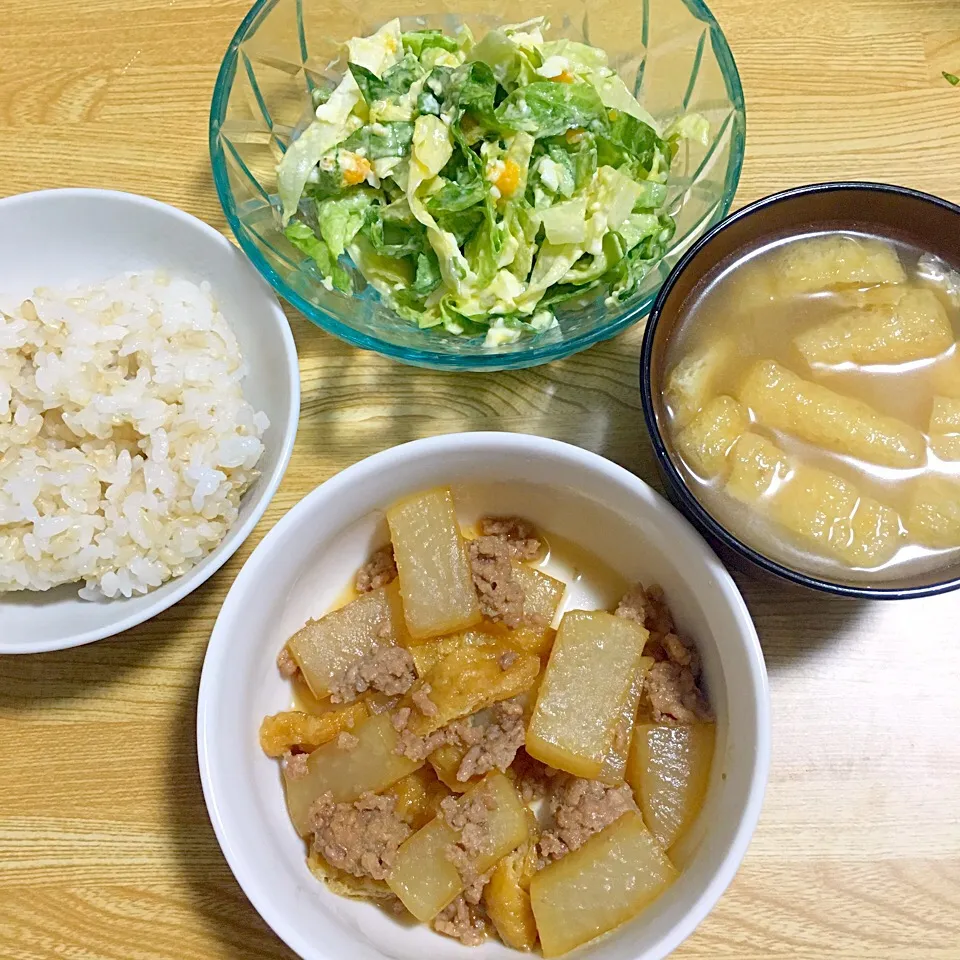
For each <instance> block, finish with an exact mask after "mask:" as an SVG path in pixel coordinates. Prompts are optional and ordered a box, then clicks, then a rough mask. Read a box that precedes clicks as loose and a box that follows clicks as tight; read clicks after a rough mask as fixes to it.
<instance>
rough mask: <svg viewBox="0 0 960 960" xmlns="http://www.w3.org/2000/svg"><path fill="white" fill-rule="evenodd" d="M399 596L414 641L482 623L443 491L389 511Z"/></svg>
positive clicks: (450, 505)
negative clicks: (400, 596) (401, 599)
mask: <svg viewBox="0 0 960 960" xmlns="http://www.w3.org/2000/svg"><path fill="white" fill-rule="evenodd" d="M387 522H388V523H389V525H390V538H391V540H392V541H393V553H394V557H395V559H396V562H397V570H398V571H399V580H400V593H401V595H402V596H403V610H404V614H405V616H406V620H407V627H408V629H409V631H410V636H411V637H413V638H414V640H424V639H426V638H428V637H438V636H440V635H441V634H444V633H452V632H453V631H454V630H465V629H466V628H467V627H472V626H473V625H474V624H476V623H479V622H480V606H479V604H478V602H477V593H476V590H475V589H474V586H473V578H472V576H471V573H470V564H469V562H468V560H467V552H466V549H465V548H464V544H463V537H462V535H461V533H460V527H459V525H458V524H457V516H456V514H455V513H454V509H453V495H452V494H451V493H450V491H449V490H448V489H446V488H439V489H436V490H429V491H427V492H426V493H418V494H415V495H414V496H412V497H408V498H407V499H406V500H402V501H401V502H400V503H397V504H395V505H394V506H392V507H391V508H390V509H389V510H388V511H387Z"/></svg>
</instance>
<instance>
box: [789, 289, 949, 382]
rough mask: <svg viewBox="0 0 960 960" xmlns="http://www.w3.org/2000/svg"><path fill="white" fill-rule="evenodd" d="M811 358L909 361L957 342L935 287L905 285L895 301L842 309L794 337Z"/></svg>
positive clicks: (815, 360)
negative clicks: (842, 311)
mask: <svg viewBox="0 0 960 960" xmlns="http://www.w3.org/2000/svg"><path fill="white" fill-rule="evenodd" d="M794 343H795V344H796V345H797V349H798V350H799V351H800V352H801V353H802V354H803V356H804V359H805V360H806V361H807V363H809V364H811V365H813V364H823V365H827V366H832V365H837V364H841V363H855V364H861V365H862V364H871V363H909V362H910V361H912V360H925V359H928V358H930V357H936V356H938V355H939V354H941V353H943V352H944V351H946V350H949V349H950V347H951V346H952V345H953V329H952V328H951V326H950V320H949V318H948V317H947V311H946V310H944V308H943V304H942V303H941V302H940V300H939V298H938V297H937V295H936V294H935V293H933V291H931V290H906V291H904V294H903V296H902V298H901V299H900V300H899V301H898V302H897V303H894V304H886V305H881V306H875V307H869V308H867V309H865V310H852V311H850V312H848V313H842V314H840V316H838V317H836V318H835V319H833V320H828V321H827V322H826V323H823V324H821V325H820V326H818V327H813V329H811V330H807V331H805V332H804V333H802V334H800V335H799V336H798V337H796V338H795V339H794Z"/></svg>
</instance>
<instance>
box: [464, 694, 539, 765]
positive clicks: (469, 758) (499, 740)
mask: <svg viewBox="0 0 960 960" xmlns="http://www.w3.org/2000/svg"><path fill="white" fill-rule="evenodd" d="M460 726H461V727H462V726H466V727H468V729H467V730H463V731H462V732H461V730H460V728H459V727H458V729H457V732H458V734H459V735H460V739H461V740H462V741H463V742H464V744H466V745H468V747H469V748H468V750H467V752H466V753H465V754H464V755H463V759H462V760H461V761H460V767H459V769H458V770H457V779H458V780H459V781H460V782H461V783H466V782H467V781H468V780H469V779H470V778H471V777H475V776H479V775H481V774H484V773H488V772H489V771H490V770H493V769H497V770H500V771H501V772H502V773H506V771H507V768H508V767H509V766H510V764H511V763H513V760H514V758H515V757H516V755H517V751H518V750H519V749H520V748H521V747H522V746H523V741H524V736H525V730H524V726H523V707H522V706H521V705H520V704H519V703H517V701H516V700H504V701H503V702H502V703H497V704H494V706H493V707H492V708H491V710H490V721H489V723H484V724H462V725H460ZM478 732H479V734H480V737H479V739H474V737H475V736H476V734H477V733H478ZM464 734H466V735H464ZM470 740H473V742H472V743H470V742H469V741H470Z"/></svg>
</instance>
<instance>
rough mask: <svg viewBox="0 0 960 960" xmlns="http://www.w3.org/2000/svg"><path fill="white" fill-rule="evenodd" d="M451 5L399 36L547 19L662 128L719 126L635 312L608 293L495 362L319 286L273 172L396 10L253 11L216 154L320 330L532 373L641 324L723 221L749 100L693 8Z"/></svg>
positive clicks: (437, 362)
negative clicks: (691, 119) (367, 38)
mask: <svg viewBox="0 0 960 960" xmlns="http://www.w3.org/2000/svg"><path fill="white" fill-rule="evenodd" d="M450 6H451V5H448V4H447V3H445V2H444V0H430V2H416V0H414V2H413V3H411V4H410V5H408V6H407V7H404V8H403V9H404V11H405V14H406V15H405V16H402V17H401V18H400V22H401V27H402V29H404V30H412V29H423V28H425V27H436V28H441V29H444V30H447V31H453V30H455V29H456V28H457V27H458V26H459V25H460V24H463V23H466V24H467V25H468V26H469V27H470V28H471V30H472V31H473V33H474V35H475V36H476V37H477V38H478V39H479V38H480V37H482V36H483V34H484V33H486V32H487V30H489V29H491V28H492V27H496V26H498V25H500V24H502V23H509V22H513V21H516V20H518V19H524V18H528V17H530V16H531V15H537V16H539V15H541V14H542V15H546V16H547V17H548V18H549V21H550V30H549V32H548V34H547V36H548V38H549V39H559V38H560V37H567V38H569V39H572V40H578V41H583V42H586V43H590V44H593V45H594V46H597V47H600V48H601V49H603V50H605V51H606V52H607V54H608V55H609V57H610V65H611V66H612V67H614V68H615V69H616V70H617V71H618V72H619V73H620V75H621V77H622V78H623V79H624V81H625V82H626V83H627V86H628V87H630V88H631V89H633V90H634V91H636V92H637V94H638V95H639V96H640V99H641V100H642V102H643V104H644V106H645V107H646V108H647V109H648V110H649V111H650V112H651V113H652V114H653V115H654V117H656V118H657V119H658V120H660V121H669V120H671V119H673V118H674V117H676V116H677V115H679V114H682V113H686V112H697V113H701V114H703V115H704V116H705V117H706V118H707V120H708V121H709V123H710V139H709V143H708V145H707V146H705V147H704V146H702V145H700V144H699V143H693V142H688V143H685V144H684V145H682V147H681V150H680V152H679V153H678V154H677V156H676V158H675V159H674V162H673V167H672V170H671V176H670V183H669V187H670V192H669V200H668V204H667V210H668V212H670V213H671V214H672V215H673V216H674V217H675V219H676V221H677V231H676V234H675V236H674V238H673V240H672V241H671V244H670V249H669V251H668V253H667V256H666V257H665V258H664V260H663V261H662V262H661V263H660V265H659V267H658V268H657V269H654V270H652V271H651V272H650V273H649V274H648V275H647V277H646V278H645V279H644V280H643V282H642V283H641V284H640V286H639V289H638V290H637V291H636V292H635V294H634V295H633V296H632V298H631V299H630V300H628V301H627V302H626V303H622V304H618V305H616V306H613V307H611V306H609V305H607V304H606V303H605V302H604V297H603V295H602V294H601V295H599V296H595V297H593V298H592V299H589V300H587V301H586V302H571V303H568V304H566V305H563V306H561V307H560V308H558V310H557V316H558V319H559V326H558V327H555V328H553V329H552V330H548V331H545V332H544V333H541V334H538V335H536V336H532V337H525V338H524V339H521V340H520V341H518V342H517V343H513V344H507V345H503V346H500V347H496V348H488V347H485V346H484V344H483V337H482V336H479V337H464V336H454V335H452V334H449V333H446V332H444V331H443V330H442V329H440V328H435V329H431V330H420V329H418V328H417V327H416V326H414V325H413V324H411V323H410V322H409V321H406V320H403V319H401V318H400V317H398V316H397V315H396V314H395V313H394V312H393V311H392V310H390V309H389V308H388V307H387V306H385V305H384V304H383V303H381V301H380V299H379V296H378V295H377V294H376V292H375V291H374V290H373V289H372V288H371V287H366V288H365V289H361V288H363V287H364V286H365V284H364V282H363V280H362V278H360V277H359V274H356V273H355V277H356V278H357V279H358V280H359V282H358V283H357V287H358V289H359V292H358V293H356V294H355V295H354V296H352V297H349V296H345V295H343V294H341V293H339V292H337V291H335V290H334V291H329V290H327V289H325V288H324V287H323V286H322V285H321V284H320V276H319V274H318V273H317V271H316V267H315V266H314V264H313V263H312V261H305V260H304V257H303V254H301V253H300V252H299V251H297V250H296V249H295V248H293V247H292V246H291V245H290V244H289V243H288V241H287V240H286V238H285V237H284V236H283V234H282V232H281V230H280V227H279V218H278V214H277V203H278V202H277V182H276V180H277V178H276V166H277V163H278V162H279V160H280V158H281V157H282V156H283V152H284V150H285V148H286V146H287V145H288V144H289V143H290V141H291V139H292V138H293V137H294V134H295V132H297V131H298V130H300V129H302V127H303V126H304V124H305V121H306V120H307V119H308V118H309V115H310V110H311V90H312V89H313V88H314V87H316V86H320V85H323V86H327V85H329V81H331V80H334V81H335V80H338V79H339V78H340V77H341V76H342V75H343V72H344V70H345V69H346V61H345V59H344V56H343V53H344V47H343V44H344V42H345V41H346V40H348V39H349V38H351V37H354V36H359V35H365V34H369V33H372V32H373V31H374V30H375V29H376V28H377V27H378V26H380V25H381V24H382V23H384V22H385V21H386V20H389V19H391V18H392V17H394V16H396V8H395V6H394V5H393V4H392V3H387V2H383V0H372V2H368V3H365V4H363V5H362V7H360V6H358V7H352V6H347V5H346V4H345V3H342V2H338V0H259V2H258V3H256V4H255V5H254V7H253V8H252V9H251V10H250V12H249V13H248V14H247V16H246V17H245V18H244V20H243V22H242V23H241V24H240V27H239V29H238V30H237V32H236V35H235V36H234V38H233V40H232V41H231V43H230V46H229V48H228V50H227V53H226V56H225V57H224V60H223V63H222V65H221V67H220V74H219V76H218V78H217V84H216V88H215V90H214V96H213V104H212V106H211V111H210V153H211V158H212V161H213V174H214V181H215V183H216V187H217V193H218V195H219V197H220V202H221V204H222V205H223V209H224V212H225V214H226V217H227V220H228V221H229V223H230V226H231V227H232V229H233V231H234V233H235V234H236V237H237V239H238V241H239V242H240V246H241V247H242V248H243V250H244V251H245V252H246V254H247V256H249V257H250V259H251V260H252V261H253V263H254V265H255V266H256V267H257V269H258V270H259V271H260V272H261V273H262V274H263V276H264V277H265V278H266V279H267V280H268V281H269V282H270V283H271V284H272V286H273V288H274V289H275V290H276V291H277V293H279V294H280V295H281V296H282V297H283V298H284V299H286V300H287V301H289V302H290V303H291V304H293V306H295V307H296V308H297V309H298V310H300V311H301V312H302V313H303V314H305V315H306V316H307V317H308V318H309V319H310V320H312V321H313V322H314V323H315V324H317V326H319V327H322V328H323V329H324V330H327V331H329V332H330V333H332V334H334V335H336V336H338V337H341V338H342V339H344V340H346V341H348V342H349V343H352V344H355V345H356V346H358V347H363V348H365V349H369V350H376V351H377V352H379V353H382V354H385V355H386V356H390V357H393V358H395V359H397V360H400V361H403V362H405V363H412V364H416V365H419V366H426V367H436V368H445V369H461V370H503V369H511V368H517V367H528V366H534V365H536V364H540V363H546V362H548V361H551V360H556V359H559V358H560V357H565V356H568V355H569V354H572V353H575V352H576V351H578V350H583V349H585V348H586V347H589V346H590V345H591V344H594V343H596V342H597V341H599V340H604V339H606V338H608V337H611V336H613V335H614V334H615V333H618V332H619V331H621V330H623V329H624V328H626V327H628V326H630V325H631V324H633V323H636V322H637V321H638V320H640V319H641V318H643V317H645V316H646V314H647V312H648V310H649V309H650V306H651V304H652V303H653V300H654V298H655V297H656V294H657V291H658V290H659V288H660V285H661V283H663V281H664V279H665V278H666V276H667V274H668V273H669V272H670V269H671V268H672V266H673V265H674V264H675V263H676V262H677V260H678V259H679V257H680V256H681V255H682V253H683V252H684V251H685V250H686V249H687V248H688V247H689V246H690V245H691V243H692V242H693V241H694V240H696V239H697V237H699V236H700V235H701V234H702V233H703V232H704V231H705V230H707V229H708V228H709V227H710V226H712V225H713V224H715V223H716V222H717V221H719V220H721V219H722V218H723V217H724V216H726V214H727V212H728V211H729V209H730V205H731V203H732V201H733V195H734V193H735V191H736V188H737V182H738V180H739V177H740V167H741V165H742V162H743V149H744V134H745V113H744V103H743V90H742V88H741V86H740V78H739V76H738V74H737V68H736V65H735V64H734V61H733V56H732V54H731V53H730V48H729V46H728V45H727V41H726V39H725V38H724V36H723V32H722V31H721V30H720V27H719V26H718V24H717V22H716V20H715V19H714V17H713V15H712V14H711V13H710V11H709V10H708V9H707V7H706V6H705V5H704V4H703V3H701V2H699V0H640V2H637V3H630V4H625V3H622V2H621V0H565V2H564V0H560V2H552V0H546V2H543V3H538V4H536V5H523V6H522V7H521V6H520V5H519V4H510V3H504V2H500V3H491V2H481V0H467V2H464V3H459V4H457V12H456V13H454V12H453V11H452V9H450Z"/></svg>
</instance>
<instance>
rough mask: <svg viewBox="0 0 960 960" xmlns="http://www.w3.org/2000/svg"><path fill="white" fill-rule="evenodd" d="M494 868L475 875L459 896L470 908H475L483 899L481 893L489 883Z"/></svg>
mask: <svg viewBox="0 0 960 960" xmlns="http://www.w3.org/2000/svg"><path fill="white" fill-rule="evenodd" d="M494 869H495V868H494V867H491V868H490V869H489V870H488V871H487V872H486V873H480V874H477V875H476V876H475V877H474V878H473V879H472V880H471V881H470V883H469V885H468V886H466V887H464V888H463V893H462V894H461V896H462V897H463V899H464V900H466V901H467V903H469V904H471V905H472V906H476V905H477V904H478V903H480V901H481V900H482V899H483V891H484V888H485V887H486V885H487V884H488V883H489V882H490V878H491V877H492V876H493V871H494Z"/></svg>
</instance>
